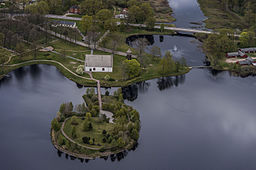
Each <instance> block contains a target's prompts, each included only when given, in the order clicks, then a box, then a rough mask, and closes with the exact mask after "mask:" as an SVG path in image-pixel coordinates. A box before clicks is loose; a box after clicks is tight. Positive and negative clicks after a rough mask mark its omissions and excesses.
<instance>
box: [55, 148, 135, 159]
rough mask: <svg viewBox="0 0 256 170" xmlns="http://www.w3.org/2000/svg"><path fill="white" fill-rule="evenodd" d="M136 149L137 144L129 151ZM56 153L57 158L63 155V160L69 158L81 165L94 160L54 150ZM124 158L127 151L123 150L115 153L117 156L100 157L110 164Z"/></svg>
mask: <svg viewBox="0 0 256 170" xmlns="http://www.w3.org/2000/svg"><path fill="white" fill-rule="evenodd" d="M137 147H138V144H136V145H134V147H133V148H132V149H131V150H132V151H134V150H136V148H137ZM56 151H57V155H58V157H59V158H61V157H62V156H63V155H65V158H66V159H69V158H70V159H69V160H72V161H74V160H79V161H80V162H81V163H83V162H85V163H88V162H89V161H92V160H94V159H83V158H76V157H74V156H71V155H68V154H66V153H63V152H61V151H59V150H57V149H56ZM126 156H128V151H127V150H124V151H122V152H119V153H117V154H111V155H109V156H102V157H100V159H103V160H105V161H107V160H110V161H111V162H116V161H117V162H120V161H121V160H123V159H124V158H125V157H126Z"/></svg>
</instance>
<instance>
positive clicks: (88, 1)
mask: <svg viewBox="0 0 256 170" xmlns="http://www.w3.org/2000/svg"><path fill="white" fill-rule="evenodd" d="M80 7H81V12H82V13H83V14H86V15H90V16H93V15H95V14H96V13H97V12H98V11H99V10H100V9H102V7H103V3H102V1H101V0H84V1H83V2H82V3H81V5H80Z"/></svg>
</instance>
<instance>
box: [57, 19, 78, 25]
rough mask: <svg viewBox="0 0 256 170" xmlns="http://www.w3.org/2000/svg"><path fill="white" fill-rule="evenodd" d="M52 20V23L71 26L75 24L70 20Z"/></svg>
mask: <svg viewBox="0 0 256 170" xmlns="http://www.w3.org/2000/svg"><path fill="white" fill-rule="evenodd" d="M52 22H53V24H64V25H71V26H73V25H76V23H75V22H72V21H62V20H53V21H52Z"/></svg>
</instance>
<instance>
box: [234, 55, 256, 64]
mask: <svg viewBox="0 0 256 170" xmlns="http://www.w3.org/2000/svg"><path fill="white" fill-rule="evenodd" d="M237 64H240V65H254V66H256V63H255V61H254V60H253V59H252V58H251V57H247V58H246V59H245V60H243V61H238V62H237Z"/></svg>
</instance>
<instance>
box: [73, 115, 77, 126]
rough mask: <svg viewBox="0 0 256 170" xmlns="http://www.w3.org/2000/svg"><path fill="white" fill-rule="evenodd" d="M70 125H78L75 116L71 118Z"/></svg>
mask: <svg viewBox="0 0 256 170" xmlns="http://www.w3.org/2000/svg"><path fill="white" fill-rule="evenodd" d="M71 124H72V125H75V126H76V125H78V118H77V117H76V116H72V118H71Z"/></svg>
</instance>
